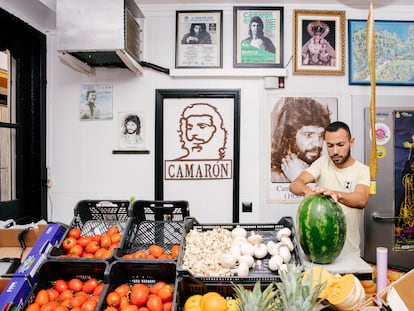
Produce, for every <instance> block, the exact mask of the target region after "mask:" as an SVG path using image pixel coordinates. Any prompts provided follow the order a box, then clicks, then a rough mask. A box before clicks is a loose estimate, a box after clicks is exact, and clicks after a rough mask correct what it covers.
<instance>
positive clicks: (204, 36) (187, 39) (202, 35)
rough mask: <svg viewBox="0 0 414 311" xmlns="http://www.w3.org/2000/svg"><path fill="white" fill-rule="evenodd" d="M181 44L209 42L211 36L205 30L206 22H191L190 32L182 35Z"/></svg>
mask: <svg viewBox="0 0 414 311" xmlns="http://www.w3.org/2000/svg"><path fill="white" fill-rule="evenodd" d="M181 44H211V36H210V34H209V33H208V32H207V30H206V24H205V23H193V24H191V27H190V32H189V33H187V34H185V35H184V37H183V38H182V40H181Z"/></svg>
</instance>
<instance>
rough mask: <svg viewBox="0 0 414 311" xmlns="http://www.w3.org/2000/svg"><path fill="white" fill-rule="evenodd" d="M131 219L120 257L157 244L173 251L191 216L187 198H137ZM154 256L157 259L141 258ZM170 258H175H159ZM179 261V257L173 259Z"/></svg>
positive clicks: (130, 211)
mask: <svg viewBox="0 0 414 311" xmlns="http://www.w3.org/2000/svg"><path fill="white" fill-rule="evenodd" d="M129 215H130V219H129V221H128V224H127V226H126V230H125V234H124V236H123V237H122V240H121V244H120V247H119V249H118V250H117V253H116V254H115V258H116V259H120V258H122V257H123V256H124V255H126V254H131V253H133V252H135V251H137V250H147V249H148V247H149V246H151V245H153V244H156V245H159V246H161V247H163V248H164V250H165V253H166V254H169V253H170V249H171V247H172V246H173V245H176V244H177V245H180V244H181V241H182V238H183V233H184V219H185V218H186V217H187V216H189V208H188V202H187V201H135V202H134V203H133V204H132V205H131V208H130V210H129ZM139 260H153V259H139ZM157 260H167V261H171V260H172V259H157ZM173 260H174V261H176V259H173Z"/></svg>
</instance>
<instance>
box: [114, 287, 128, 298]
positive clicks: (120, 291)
mask: <svg viewBox="0 0 414 311" xmlns="http://www.w3.org/2000/svg"><path fill="white" fill-rule="evenodd" d="M130 290H131V287H129V285H128V284H121V285H119V286H118V287H116V288H115V289H114V292H117V293H118V294H119V295H120V296H121V297H123V296H127V295H128V293H129V291H130Z"/></svg>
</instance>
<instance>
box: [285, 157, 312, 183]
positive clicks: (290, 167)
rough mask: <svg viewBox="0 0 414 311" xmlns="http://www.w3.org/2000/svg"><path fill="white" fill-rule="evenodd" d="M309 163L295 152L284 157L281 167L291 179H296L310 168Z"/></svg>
mask: <svg viewBox="0 0 414 311" xmlns="http://www.w3.org/2000/svg"><path fill="white" fill-rule="evenodd" d="M308 166H309V165H308V164H307V163H306V162H304V161H302V160H301V159H299V158H298V156H297V155H296V154H294V153H289V154H288V155H287V156H286V157H284V158H283V159H282V164H281V169H282V172H283V174H285V176H286V177H287V178H288V179H289V180H290V181H292V180H294V179H295V178H296V177H298V176H299V174H300V173H302V171H303V170H305V169H306V168H308Z"/></svg>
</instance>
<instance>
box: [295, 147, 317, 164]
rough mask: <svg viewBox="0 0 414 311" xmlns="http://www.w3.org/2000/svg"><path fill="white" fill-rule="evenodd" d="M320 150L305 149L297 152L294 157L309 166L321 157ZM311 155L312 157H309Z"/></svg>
mask: <svg viewBox="0 0 414 311" xmlns="http://www.w3.org/2000/svg"><path fill="white" fill-rule="evenodd" d="M321 152H322V148H320V147H316V148H312V149H307V150H304V151H297V152H296V155H297V156H298V158H299V159H301V160H302V161H304V162H306V163H307V164H309V165H311V164H312V163H313V162H314V161H315V160H316V159H318V158H319V157H320V156H321ZM310 153H312V155H310Z"/></svg>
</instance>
